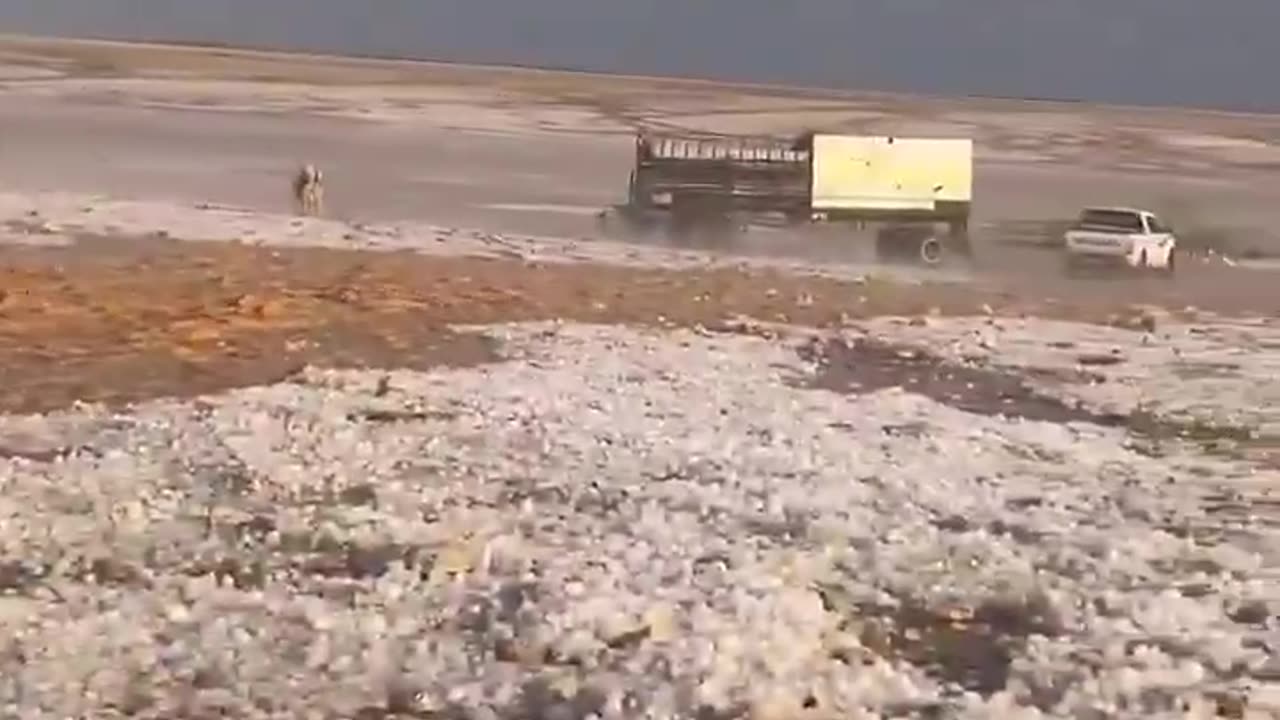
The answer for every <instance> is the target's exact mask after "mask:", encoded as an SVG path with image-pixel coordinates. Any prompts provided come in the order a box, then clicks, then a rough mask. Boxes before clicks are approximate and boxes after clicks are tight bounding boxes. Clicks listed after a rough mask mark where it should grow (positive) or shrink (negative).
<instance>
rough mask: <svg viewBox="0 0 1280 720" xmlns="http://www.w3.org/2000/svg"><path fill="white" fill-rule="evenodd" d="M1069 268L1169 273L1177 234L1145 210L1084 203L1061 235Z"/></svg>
mask: <svg viewBox="0 0 1280 720" xmlns="http://www.w3.org/2000/svg"><path fill="white" fill-rule="evenodd" d="M1062 245H1063V248H1064V249H1065V251H1066V266H1067V270H1068V271H1069V272H1076V271H1080V270H1083V269H1086V268H1089V267H1099V266H1110V267H1120V268H1135V269H1143V270H1146V269H1153V270H1158V271H1161V272H1164V273H1166V274H1169V275H1172V274H1173V272H1174V268H1175V266H1176V255H1177V249H1178V238H1177V235H1175V234H1174V232H1173V230H1172V229H1171V228H1169V227H1168V226H1167V225H1165V224H1164V223H1163V222H1162V221H1161V220H1160V218H1159V217H1158V216H1157V215H1156V214H1155V213H1153V212H1151V211H1149V210H1142V209H1139V208H1131V207H1088V208H1085V209H1084V210H1082V211H1081V212H1080V214H1079V216H1078V217H1077V218H1076V221H1075V223H1074V224H1073V225H1072V226H1071V227H1070V228H1068V229H1067V231H1066V233H1065V234H1064V236H1063V242H1062Z"/></svg>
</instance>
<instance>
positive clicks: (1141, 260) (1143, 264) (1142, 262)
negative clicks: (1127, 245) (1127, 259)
mask: <svg viewBox="0 0 1280 720" xmlns="http://www.w3.org/2000/svg"><path fill="white" fill-rule="evenodd" d="M1138 269H1140V270H1150V269H1151V261H1150V260H1148V259H1147V251H1146V250H1141V251H1139V252H1138Z"/></svg>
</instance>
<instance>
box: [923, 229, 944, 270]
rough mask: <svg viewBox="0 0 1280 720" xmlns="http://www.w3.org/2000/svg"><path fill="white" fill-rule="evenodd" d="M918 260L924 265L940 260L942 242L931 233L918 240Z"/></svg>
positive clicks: (933, 263) (936, 262) (935, 263)
mask: <svg viewBox="0 0 1280 720" xmlns="http://www.w3.org/2000/svg"><path fill="white" fill-rule="evenodd" d="M920 261H921V262H923V263H924V264H925V265H937V264H938V263H940V262H942V243H941V242H940V241H939V240H938V238H936V237H933V236H932V235H930V236H928V237H926V238H924V239H923V240H921V241H920Z"/></svg>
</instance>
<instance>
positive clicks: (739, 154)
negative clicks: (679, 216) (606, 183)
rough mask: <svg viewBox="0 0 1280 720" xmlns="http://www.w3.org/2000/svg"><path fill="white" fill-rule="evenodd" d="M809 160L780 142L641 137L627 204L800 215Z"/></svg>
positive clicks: (805, 196) (805, 200) (806, 197)
mask: <svg viewBox="0 0 1280 720" xmlns="http://www.w3.org/2000/svg"><path fill="white" fill-rule="evenodd" d="M809 157H810V153H809V151H808V150H807V149H803V148H796V147H794V145H793V144H792V143H787V142H782V141H769V140H756V139H745V138H744V139H739V138H733V139H728V138H690V137H680V136H662V135H659V136H654V135H643V136H640V137H638V138H637V140H636V163H635V170H634V174H633V177H632V201H633V202H634V203H637V204H640V205H643V206H648V207H658V208H662V207H670V206H671V205H672V204H673V203H678V202H679V200H677V199H676V198H678V197H683V198H696V199H697V200H698V201H700V202H704V203H718V204H721V205H724V206H729V207H733V208H735V209H741V210H748V211H755V212H768V211H784V212H785V211H791V210H805V209H807V208H808V206H809V194H810V162H809Z"/></svg>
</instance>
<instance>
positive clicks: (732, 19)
mask: <svg viewBox="0 0 1280 720" xmlns="http://www.w3.org/2000/svg"><path fill="white" fill-rule="evenodd" d="M1211 7H1212V8H1213V9H1212V10H1210V9H1209V8H1211ZM0 29H4V30H9V31H14V32H38V33H53V34H64V35H94V36H105V37H124V38H128V37H133V38H148V39H175V40H187V41H212V42H219V43H228V44H249V45H257V46H273V47H282V48H293V49H307V50H316V51H325V52H338V53H361V54H373V55H395V56H403V57H414V58H426V59H438V60H458V61H469V62H491V63H515V64H521V65H537V66H549V67H568V68H575V69H583V70H599V71H606V72H627V73H641V74H662V75H681V76H696V77H710V78H720V79H728V80H748V81H758V82H782V83H794V84H802V85H816V86H828V87H836V88H847V89H866V90H890V91H902V92H923V93H930V94H942V95H997V96H1011V97H1042V98H1056V99H1077V100H1090V101H1100V102H1119V103H1132V104H1155V105H1195V106H1206V107H1226V108H1239V109H1259V110H1280V77H1277V74H1276V69H1278V68H1280V39H1277V37H1276V36H1277V35H1280V0H1216V1H1215V2H1207V1H1206V0H0Z"/></svg>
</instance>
